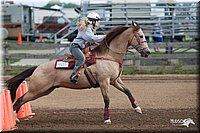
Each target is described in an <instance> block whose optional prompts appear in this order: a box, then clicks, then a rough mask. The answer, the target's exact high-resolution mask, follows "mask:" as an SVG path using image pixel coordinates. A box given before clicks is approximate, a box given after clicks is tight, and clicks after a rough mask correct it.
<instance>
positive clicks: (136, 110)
mask: <svg viewBox="0 0 200 133" xmlns="http://www.w3.org/2000/svg"><path fill="white" fill-rule="evenodd" d="M134 110H135V112H137V113H139V114H142V109H141V108H140V106H138V107H137V108H135V109H134Z"/></svg>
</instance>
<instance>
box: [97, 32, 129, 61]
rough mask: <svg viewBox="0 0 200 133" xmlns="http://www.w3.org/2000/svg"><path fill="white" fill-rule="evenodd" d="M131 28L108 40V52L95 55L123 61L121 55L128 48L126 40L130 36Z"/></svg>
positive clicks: (122, 55)
mask: <svg viewBox="0 0 200 133" xmlns="http://www.w3.org/2000/svg"><path fill="white" fill-rule="evenodd" d="M130 34H131V29H127V30H126V31H124V32H123V33H122V34H120V35H118V36H117V37H116V38H114V39H113V40H112V41H111V42H110V46H109V48H108V52H106V53H105V54H104V55H97V56H100V57H102V56H103V57H109V58H113V59H117V60H120V61H121V62H122V61H123V57H124V55H125V53H126V52H127V49H128V46H129V44H128V40H129V38H130Z"/></svg>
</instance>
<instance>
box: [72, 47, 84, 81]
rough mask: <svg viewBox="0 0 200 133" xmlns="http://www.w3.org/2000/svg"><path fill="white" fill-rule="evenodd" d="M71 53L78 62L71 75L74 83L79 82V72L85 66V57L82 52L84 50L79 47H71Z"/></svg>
mask: <svg viewBox="0 0 200 133" xmlns="http://www.w3.org/2000/svg"><path fill="white" fill-rule="evenodd" d="M70 52H71V53H72V55H73V56H74V57H75V59H76V60H77V62H76V64H75V66H74V69H73V71H72V73H71V76H70V79H71V81H72V82H77V80H78V79H77V75H76V74H77V72H78V70H79V69H80V68H81V66H82V65H83V64H84V62H85V56H84V54H83V52H82V50H81V49H80V48H79V47H78V45H75V46H71V47H70Z"/></svg>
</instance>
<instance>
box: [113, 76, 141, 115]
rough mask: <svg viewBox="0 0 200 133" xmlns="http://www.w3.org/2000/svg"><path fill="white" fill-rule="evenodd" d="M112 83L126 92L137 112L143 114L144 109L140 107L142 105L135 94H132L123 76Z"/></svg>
mask: <svg viewBox="0 0 200 133" xmlns="http://www.w3.org/2000/svg"><path fill="white" fill-rule="evenodd" d="M112 85H113V86H114V87H115V88H117V89H118V90H120V91H122V92H123V93H125V94H126V95H127V96H128V98H129V100H130V102H131V105H132V107H133V108H134V110H135V111H136V112H137V113H140V114H142V110H141V108H140V106H139V105H138V103H137V102H136V100H135V98H134V97H133V95H132V94H131V92H130V90H129V89H128V88H127V87H126V86H125V85H124V83H123V81H122V80H121V78H118V79H116V80H115V81H114V82H113V83H112Z"/></svg>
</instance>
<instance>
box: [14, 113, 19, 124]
mask: <svg viewBox="0 0 200 133" xmlns="http://www.w3.org/2000/svg"><path fill="white" fill-rule="evenodd" d="M14 117H15V121H16V123H19V122H20V120H19V119H18V118H17V113H16V111H14Z"/></svg>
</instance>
